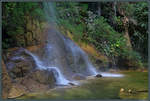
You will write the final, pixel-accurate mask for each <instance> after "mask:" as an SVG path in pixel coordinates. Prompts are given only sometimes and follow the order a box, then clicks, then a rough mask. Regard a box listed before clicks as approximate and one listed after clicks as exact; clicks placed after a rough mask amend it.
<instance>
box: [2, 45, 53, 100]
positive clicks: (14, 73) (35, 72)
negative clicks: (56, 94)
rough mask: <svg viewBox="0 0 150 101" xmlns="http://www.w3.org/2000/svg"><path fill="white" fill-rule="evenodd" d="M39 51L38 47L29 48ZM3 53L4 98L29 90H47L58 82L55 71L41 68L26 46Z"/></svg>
mask: <svg viewBox="0 0 150 101" xmlns="http://www.w3.org/2000/svg"><path fill="white" fill-rule="evenodd" d="M29 49H30V50H31V51H34V52H35V51H38V49H40V48H37V47H34V48H29ZM6 53H7V54H6ZM6 53H5V52H4V53H3V57H5V61H6V66H5V64H4V62H3V61H2V67H3V77H2V81H3V84H2V85H3V91H2V92H3V98H16V97H19V96H22V95H23V94H25V93H27V92H36V91H45V90H48V89H50V88H53V87H54V86H55V83H56V79H55V76H54V71H52V70H40V69H38V68H37V65H36V63H35V60H34V58H33V57H32V56H31V55H30V54H28V53H27V52H26V50H25V49H24V48H14V49H10V50H7V52H6Z"/></svg>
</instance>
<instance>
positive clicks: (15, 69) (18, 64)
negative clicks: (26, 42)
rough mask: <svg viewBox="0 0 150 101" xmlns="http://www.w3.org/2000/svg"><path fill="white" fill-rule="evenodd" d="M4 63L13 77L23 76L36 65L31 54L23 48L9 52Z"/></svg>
mask: <svg viewBox="0 0 150 101" xmlns="http://www.w3.org/2000/svg"><path fill="white" fill-rule="evenodd" d="M6 65H7V69H8V72H9V75H10V77H11V78H13V79H16V78H20V77H24V76H25V75H27V74H29V73H30V72H31V71H32V70H33V69H34V68H35V67H36V64H35V61H34V59H33V58H32V56H30V55H29V54H27V53H26V52H25V49H23V48H19V49H18V50H16V51H13V52H11V53H10V56H9V57H8V59H7V64H6Z"/></svg>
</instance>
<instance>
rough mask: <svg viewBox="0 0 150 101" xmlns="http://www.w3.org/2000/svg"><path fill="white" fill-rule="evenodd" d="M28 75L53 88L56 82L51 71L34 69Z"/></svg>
mask: <svg viewBox="0 0 150 101" xmlns="http://www.w3.org/2000/svg"><path fill="white" fill-rule="evenodd" d="M29 77H30V78H32V79H33V80H35V81H37V82H38V83H41V84H46V85H49V86H50V87H51V88H53V87H54V85H55V83H56V79H55V75H54V73H53V71H48V70H36V71H34V72H33V73H31V74H30V76H29Z"/></svg>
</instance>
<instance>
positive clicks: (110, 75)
mask: <svg viewBox="0 0 150 101" xmlns="http://www.w3.org/2000/svg"><path fill="white" fill-rule="evenodd" d="M100 74H101V75H102V76H103V77H124V75H122V74H115V73H104V72H102V73H100Z"/></svg>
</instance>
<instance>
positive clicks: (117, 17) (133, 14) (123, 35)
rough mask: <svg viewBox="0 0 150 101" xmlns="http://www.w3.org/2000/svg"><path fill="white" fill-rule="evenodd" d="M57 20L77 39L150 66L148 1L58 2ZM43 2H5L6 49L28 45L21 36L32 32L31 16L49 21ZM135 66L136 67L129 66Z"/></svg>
mask: <svg viewBox="0 0 150 101" xmlns="http://www.w3.org/2000/svg"><path fill="white" fill-rule="evenodd" d="M53 6H54V7H55V9H56V19H57V20H56V23H57V24H58V26H60V27H61V26H63V27H64V29H66V30H69V31H70V32H71V33H72V35H73V36H74V38H73V39H74V41H76V42H78V41H80V42H84V43H86V44H92V45H94V46H95V48H96V49H97V50H98V51H99V52H101V53H103V54H104V55H106V56H107V57H109V58H110V59H112V60H113V61H119V60H126V61H133V64H135V65H136V66H135V67H136V68H143V67H148V65H147V62H148V3H147V2H98V3H97V2H92V3H89V2H74V3H72V2H56V3H55V5H53ZM43 9H44V8H43V3H41V2H39V3H32V2H30V3H27V2H26V3H19V2H13V3H3V6H2V12H3V15H2V48H3V49H8V48H13V47H26V46H28V45H30V44H27V42H26V41H24V42H17V41H16V40H17V38H18V37H17V36H19V35H22V36H23V37H24V38H25V39H27V37H25V35H26V34H27V32H28V29H27V22H28V17H30V18H31V19H36V20H38V21H39V22H46V17H45V14H44V13H45V12H44V10H43ZM126 68H132V67H126Z"/></svg>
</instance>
